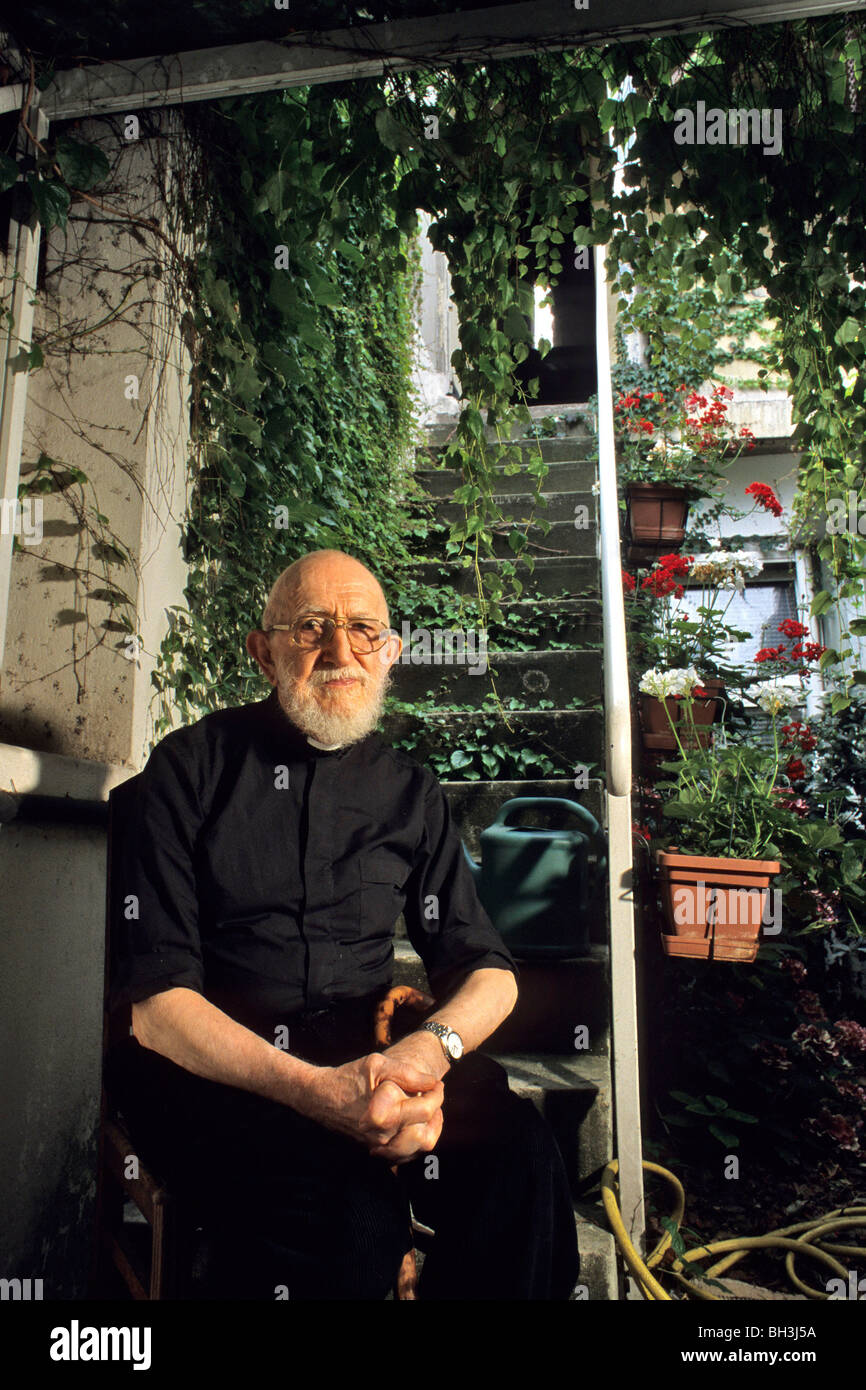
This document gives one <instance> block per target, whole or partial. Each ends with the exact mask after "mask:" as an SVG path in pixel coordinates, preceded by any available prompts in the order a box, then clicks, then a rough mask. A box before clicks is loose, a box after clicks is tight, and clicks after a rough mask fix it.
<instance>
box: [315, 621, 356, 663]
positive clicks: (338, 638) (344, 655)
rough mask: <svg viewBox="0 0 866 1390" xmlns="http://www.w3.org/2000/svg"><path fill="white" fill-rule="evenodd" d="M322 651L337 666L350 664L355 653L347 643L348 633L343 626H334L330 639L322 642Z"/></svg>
mask: <svg viewBox="0 0 866 1390" xmlns="http://www.w3.org/2000/svg"><path fill="white" fill-rule="evenodd" d="M322 652H323V654H324V655H326V656H327V657H329V658H330V660H332V661H333V662H335V664H336V665H337V666H351V665H352V664H353V660H354V655H355V653H354V652H353V651H352V648H351V647H350V645H349V634H348V633H347V631H346V629H345V628H344V627H335V628H334V631H333V632H332V633H331V636H330V640H329V641H327V642H323V643H322Z"/></svg>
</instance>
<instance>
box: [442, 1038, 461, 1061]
mask: <svg viewBox="0 0 866 1390" xmlns="http://www.w3.org/2000/svg"><path fill="white" fill-rule="evenodd" d="M445 1046H446V1047H447V1048H448V1052H449V1054H450V1055H451V1056H452V1057H453V1058H454V1060H455V1062H456V1061H458V1060H459V1058H461V1057H462V1056H463V1043H462V1041H461V1039H460V1037H459V1036H458V1035H457V1033H449V1035H448V1038H447V1040H446V1043H445Z"/></svg>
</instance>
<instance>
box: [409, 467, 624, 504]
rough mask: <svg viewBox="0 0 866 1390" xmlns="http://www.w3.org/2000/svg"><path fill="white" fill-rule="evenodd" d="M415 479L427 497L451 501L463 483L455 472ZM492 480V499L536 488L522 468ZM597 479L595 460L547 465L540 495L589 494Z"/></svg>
mask: <svg viewBox="0 0 866 1390" xmlns="http://www.w3.org/2000/svg"><path fill="white" fill-rule="evenodd" d="M415 477H416V479H417V481H418V483H419V485H420V486H421V487H422V488H423V489H424V491H425V492H426V493H428V494H429V496H431V497H451V496H453V494H454V492H455V491H456V490H457V488H459V487H462V486H463V482H464V479H463V474H462V473H460V472H459V471H458V470H457V469H456V468H418V469H416V470H415ZM493 477H494V482H495V495H496V496H498V497H501V496H511V495H512V494H514V493H526V492H534V491H535V487H536V485H537V480H536V477H535V475H533V474H532V473H530V472H529V471H528V470H527V469H526V468H518V469H517V470H516V471H515V472H513V473H506V472H505V471H504V469H501V468H497V469H496V470H495V471H494V474H493ZM597 477H598V463H597V461H596V460H595V459H586V458H570V459H563V460H561V461H557V462H550V464H549V467H548V470H547V473H546V474H545V476H544V485H543V491H544V492H590V491H591V489H592V485H593V483H594V482H595V481H596V479H597Z"/></svg>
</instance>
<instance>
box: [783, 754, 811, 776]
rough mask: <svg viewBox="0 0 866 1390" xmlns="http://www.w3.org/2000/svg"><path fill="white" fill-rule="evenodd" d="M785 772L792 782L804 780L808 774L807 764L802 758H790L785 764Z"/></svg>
mask: <svg viewBox="0 0 866 1390" xmlns="http://www.w3.org/2000/svg"><path fill="white" fill-rule="evenodd" d="M785 774H786V776H787V777H789V778H790V779H791V781H792V782H802V780H803V778H804V777H805V776H806V766H805V764H804V763H803V761H802V759H801V758H789V759H788V762H787V763H786V764H785Z"/></svg>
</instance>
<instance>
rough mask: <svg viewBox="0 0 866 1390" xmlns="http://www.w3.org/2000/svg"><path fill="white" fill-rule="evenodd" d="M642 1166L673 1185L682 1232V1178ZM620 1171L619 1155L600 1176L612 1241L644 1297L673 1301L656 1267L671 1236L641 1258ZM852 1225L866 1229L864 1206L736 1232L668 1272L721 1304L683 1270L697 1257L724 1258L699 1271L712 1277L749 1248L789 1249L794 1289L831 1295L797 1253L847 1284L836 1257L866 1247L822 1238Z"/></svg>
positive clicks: (865, 1255) (692, 1292) (865, 1251)
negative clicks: (621, 1197) (620, 1196)
mask: <svg viewBox="0 0 866 1390" xmlns="http://www.w3.org/2000/svg"><path fill="white" fill-rule="evenodd" d="M643 1167H644V1171H645V1172H648V1173H656V1174H658V1176H659V1177H662V1178H664V1179H665V1180H666V1181H667V1182H668V1183H670V1185H671V1187H673V1189H674V1192H675V1194H676V1201H675V1205H674V1210H673V1212H672V1213H671V1220H672V1222H673V1225H674V1226H675V1227H676V1229H677V1230H679V1227H680V1223H681V1222H682V1219H683V1215H684V1213H685V1208H686V1194H685V1191H684V1190H683V1185H682V1183H681V1182H680V1180H679V1178H677V1177H676V1176H675V1175H674V1174H673V1173H671V1172H670V1171H669V1170H668V1169H667V1168H662V1167H661V1166H660V1164H658V1163H648V1162H645V1163H644V1165H643ZM618 1172H619V1163H618V1162H617V1160H616V1159H612V1160H611V1162H610V1163H608V1165H607V1167H606V1168H605V1170H604V1173H603V1174H602V1179H601V1199H602V1202H603V1203H604V1210H605V1214H606V1215H607V1219H608V1221H609V1222H610V1226H611V1230H612V1231H613V1235H614V1239H615V1240H616V1243H617V1245H618V1246H619V1249H620V1251H621V1253H622V1256H623V1259H624V1260H625V1262H626V1265H627V1266H628V1269H629V1272H630V1273H631V1275H632V1276H633V1278H634V1279H635V1281H636V1283H637V1285H638V1288H639V1289H640V1291H641V1293H642V1294H643V1296H644V1298H645V1299H647V1300H649V1301H656V1300H662V1299H663V1300H666V1301H667V1302H671V1295H670V1294H669V1293H668V1292H667V1290H666V1289H664V1288H663V1287H662V1285H661V1284H660V1283H659V1281H658V1279H656V1277H655V1275H654V1274H653V1273H652V1270H653V1269H654V1268H656V1267H657V1266H658V1265H659V1264H660V1263H661V1261H662V1259H663V1257H664V1255H665V1252H666V1251H667V1250H668V1248H669V1247H670V1245H671V1242H672V1239H673V1236H672V1233H671V1232H670V1231H666V1232H665V1234H664V1235H663V1236H662V1238H661V1240H660V1241H659V1242H658V1244H657V1245H656V1247H655V1249H654V1250H653V1251H652V1253H651V1254H650V1255H648V1256H647V1257H646V1259H645V1260H644V1259H642V1258H641V1256H640V1255H639V1254H638V1252H637V1250H636V1249H635V1247H634V1245H633V1244H632V1242H631V1239H630V1238H629V1234H628V1232H627V1231H626V1228H625V1224H624V1222H623V1219H622V1213H621V1212H620V1209H619V1202H618V1200H617V1192H618V1183H617V1180H616V1175H617V1173H618ZM854 1226H861V1227H866V1206H853V1207H840V1208H839V1209H838V1210H836V1211H831V1212H827V1214H826V1215H825V1216H821V1217H819V1218H818V1219H817V1220H815V1219H813V1220H811V1221H799V1222H797V1223H796V1224H795V1225H793V1226H780V1227H778V1229H776V1230H774V1231H768V1232H767V1234H766V1235H765V1236H734V1237H733V1238H732V1239H730V1240H715V1241H712V1242H711V1243H710V1244H709V1245H702V1246H700V1248H699V1249H696V1250H688V1251H686V1252H685V1253H684V1254H683V1255H681V1256H679V1257H678V1258H677V1259H676V1260H675V1261H674V1263H673V1266H672V1267H671V1268H669V1269H667V1270H666V1271H665V1273H668V1274H672V1275H673V1277H674V1278H675V1279H676V1280H677V1281H678V1282H679V1283H680V1284H681V1285H682V1286H683V1287H684V1288H685V1290H686V1293H687V1296H688V1297H689V1298H699V1299H705V1300H708V1301H710V1302H721V1301H722V1300H721V1299H720V1297H719V1295H718V1294H714V1293H709V1292H708V1291H707V1290H706V1289H701V1288H698V1287H697V1286H696V1285H695V1283H694V1280H693V1279H689V1278H687V1277H686V1275H685V1274H684V1273H683V1270H684V1269H685V1268H686V1267H687V1266H688V1265H689V1264H691V1263H693V1262H694V1261H696V1260H705V1259H706V1258H707V1257H708V1256H710V1255H722V1256H723V1258H722V1259H720V1260H717V1261H716V1263H715V1264H713V1265H712V1266H711V1267H710V1268H709V1269H707V1270H704V1271H703V1272H702V1275H701V1277H702V1278H704V1279H714V1278H718V1277H719V1275H721V1274H724V1273H726V1271H727V1270H729V1269H731V1267H732V1266H733V1265H735V1264H737V1263H738V1262H739V1261H740V1260H742V1259H745V1257H746V1255H747V1254H748V1253H749V1251H750V1250H785V1251H786V1252H787V1253H786V1255H785V1269H786V1271H787V1274H788V1278H789V1279H790V1281H791V1283H792V1284H793V1285H794V1287H795V1288H796V1289H797V1290H798V1291H799V1292H800V1293H803V1294H805V1295H806V1296H807V1297H808V1298H821V1299H826V1298H828V1297H829V1295H828V1294H827V1292H826V1291H825V1290H824V1289H816V1288H813V1287H812V1285H810V1284H807V1283H806V1282H805V1281H804V1280H803V1279H801V1278H800V1277H799V1275H798V1274H797V1272H796V1270H795V1268H794V1262H795V1260H796V1259H797V1257H798V1256H806V1257H808V1258H810V1259H813V1260H816V1261H817V1262H818V1264H819V1265H821V1266H822V1267H823V1268H824V1270H829V1271H832V1273H833V1275H834V1276H835V1277H837V1278H841V1279H843V1280H844V1281H845V1283H846V1285H847V1282H848V1273H849V1272H848V1269H847V1268H846V1267H845V1266H844V1265H842V1264H840V1263H839V1261H838V1260H837V1259H836V1258H835V1256H837V1255H844V1256H847V1257H848V1258H849V1259H860V1260H866V1246H862V1245H837V1244H832V1245H831V1244H829V1243H827V1242H825V1241H824V1236H825V1235H826V1234H827V1233H828V1232H830V1231H840V1230H847V1229H849V1228H851V1227H854ZM828 1277H829V1276H828Z"/></svg>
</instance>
